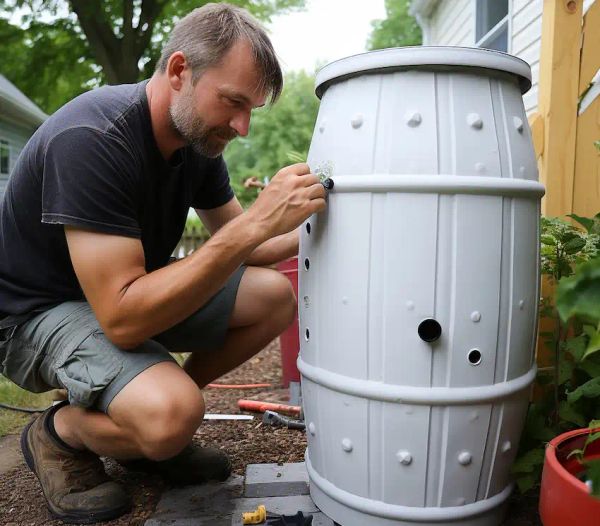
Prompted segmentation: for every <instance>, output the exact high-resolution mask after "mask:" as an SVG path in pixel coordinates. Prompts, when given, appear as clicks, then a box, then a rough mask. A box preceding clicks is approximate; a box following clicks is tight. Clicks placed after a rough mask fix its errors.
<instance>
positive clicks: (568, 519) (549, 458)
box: [540, 429, 600, 526]
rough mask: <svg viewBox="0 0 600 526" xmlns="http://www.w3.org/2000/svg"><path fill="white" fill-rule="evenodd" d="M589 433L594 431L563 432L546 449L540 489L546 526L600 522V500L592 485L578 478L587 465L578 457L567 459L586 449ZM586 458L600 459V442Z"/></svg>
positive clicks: (542, 514)
mask: <svg viewBox="0 0 600 526" xmlns="http://www.w3.org/2000/svg"><path fill="white" fill-rule="evenodd" d="M595 431H598V430H597V429H596V430H595ZM589 433H590V429H577V430H575V431H570V432H568V433H563V434H562V435H559V436H557V437H556V438H554V439H553V440H552V441H551V442H550V443H549V444H548V447H547V448H546V456H545V459H544V471H543V473H542V487H541V490H540V516H541V518H542V522H543V524H544V526H567V525H571V524H572V525H576V524H577V525H579V524H581V525H584V524H590V525H591V524H598V523H599V521H600V499H598V498H595V497H592V496H591V495H590V490H589V488H588V486H587V485H586V484H585V483H584V482H582V481H581V480H579V479H578V478H577V476H578V475H579V474H580V473H581V472H582V471H583V470H584V469H585V468H584V466H583V465H582V464H581V463H580V462H579V460H577V458H576V457H575V456H572V457H571V458H567V457H568V456H569V453H571V451H573V450H575V449H582V448H583V444H584V442H585V440H586V438H587V436H588V434H589ZM585 458H586V460H595V459H599V458H600V441H596V442H593V443H592V444H590V445H589V446H588V447H587V450H586V454H585Z"/></svg>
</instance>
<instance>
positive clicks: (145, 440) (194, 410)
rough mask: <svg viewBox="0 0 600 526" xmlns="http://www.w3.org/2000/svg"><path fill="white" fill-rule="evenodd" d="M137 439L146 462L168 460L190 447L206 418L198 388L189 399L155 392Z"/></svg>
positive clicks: (145, 410) (143, 415) (144, 415)
mask: <svg viewBox="0 0 600 526" xmlns="http://www.w3.org/2000/svg"><path fill="white" fill-rule="evenodd" d="M141 416H142V418H141V420H140V422H141V424H138V429H137V430H136V431H137V439H138V443H139V445H140V449H141V451H142V453H143V454H144V456H145V457H146V458H149V459H151V460H165V459H167V458H171V457H173V456H174V455H176V454H177V453H179V452H180V451H181V450H182V449H183V448H184V447H185V446H187V445H188V444H189V443H190V442H191V440H192V437H193V435H194V432H195V431H196V430H197V429H198V427H199V426H200V423H201V422H202V418H203V416H204V400H203V398H202V393H201V392H200V390H199V389H197V388H196V390H195V393H192V392H190V393H189V394H188V396H186V397H185V398H183V399H182V398H179V397H178V396H176V395H175V396H174V395H173V394H170V393H169V392H168V391H167V392H165V391H161V392H155V393H153V394H152V395H151V396H149V399H148V405H147V407H145V408H144V409H143V411H142V414H141Z"/></svg>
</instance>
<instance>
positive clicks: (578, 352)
mask: <svg viewBox="0 0 600 526" xmlns="http://www.w3.org/2000/svg"><path fill="white" fill-rule="evenodd" d="M564 347H565V350H566V352H567V353H568V354H570V355H571V356H572V357H573V359H574V360H575V361H576V362H579V361H581V359H582V358H583V354H584V353H585V349H586V347H587V339H586V337H585V335H584V334H580V335H579V336H577V337H575V338H569V339H568V340H566V341H565V342H564Z"/></svg>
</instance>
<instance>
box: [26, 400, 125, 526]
mask: <svg viewBox="0 0 600 526" xmlns="http://www.w3.org/2000/svg"><path fill="white" fill-rule="evenodd" d="M64 405H67V404H66V403H63V404H59V405H56V406H54V407H51V408H50V409H48V410H46V411H45V412H44V413H43V414H42V415H41V416H39V417H38V418H37V419H35V420H34V421H32V422H31V423H30V424H29V425H27V427H26V428H25V429H24V430H23V433H22V434H21V450H22V451H23V455H24V457H25V461H26V462H27V465H28V466H29V469H31V471H33V472H34V473H35V475H36V477H37V478H38V480H39V481H40V484H41V486H42V491H43V493H44V497H45V498H46V502H47V504H48V509H49V510H50V514H51V515H52V516H53V517H55V518H57V519H60V520H62V521H64V522H68V523H71V524H91V523H93V522H100V521H106V520H109V519H114V518H116V517H119V516H120V515H122V514H123V513H125V512H127V511H128V510H129V508H130V506H131V503H130V499H129V496H128V495H127V493H125V491H124V490H123V488H122V487H121V486H120V485H119V484H117V483H116V482H114V481H113V480H111V479H110V478H109V477H108V476H107V475H106V473H105V472H104V466H103V464H102V462H101V460H100V458H98V456H97V455H95V454H94V453H92V452H90V451H77V450H75V449H71V448H66V447H64V446H63V445H61V444H59V443H58V442H57V440H56V439H55V438H54V437H52V435H51V434H50V431H49V427H48V419H49V418H51V417H53V415H54V413H55V412H56V411H57V410H58V409H59V408H60V407H63V406H64Z"/></svg>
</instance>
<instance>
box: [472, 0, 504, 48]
mask: <svg viewBox="0 0 600 526" xmlns="http://www.w3.org/2000/svg"><path fill="white" fill-rule="evenodd" d="M476 2H477V4H476V5H477V12H476V27H475V42H476V44H475V45H476V46H477V47H483V48H487V49H497V50H498V51H504V52H506V51H508V0H476Z"/></svg>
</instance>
